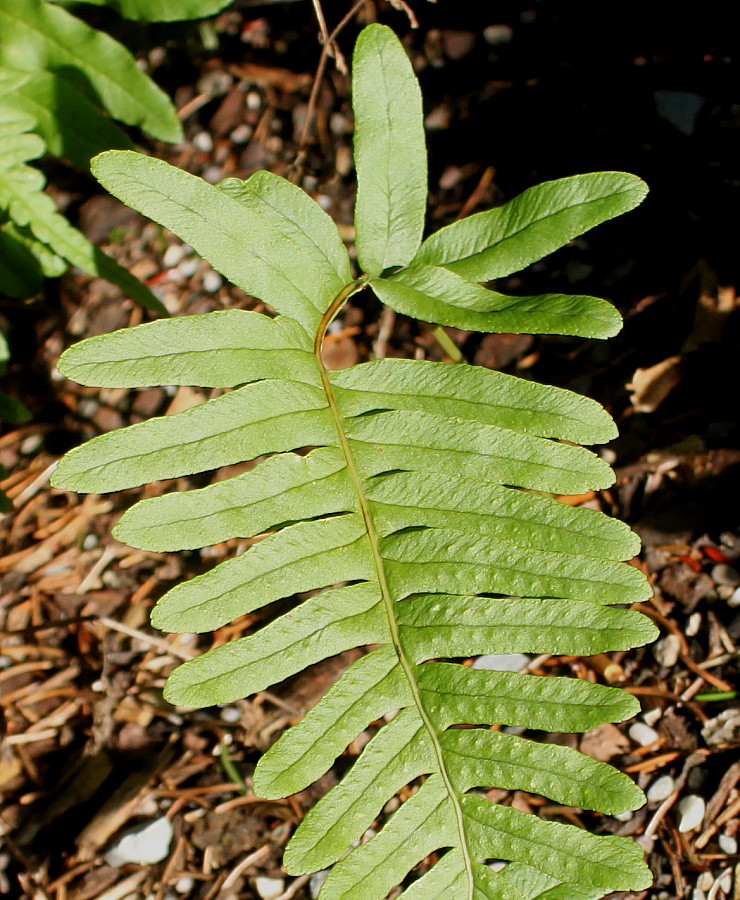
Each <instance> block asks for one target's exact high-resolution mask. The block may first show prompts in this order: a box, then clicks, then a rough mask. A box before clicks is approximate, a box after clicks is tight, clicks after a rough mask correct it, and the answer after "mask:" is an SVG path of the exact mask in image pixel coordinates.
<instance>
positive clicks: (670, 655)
mask: <svg viewBox="0 0 740 900" xmlns="http://www.w3.org/2000/svg"><path fill="white" fill-rule="evenodd" d="M680 652H681V640H680V639H679V637H678V635H677V634H669V635H666V637H664V638H661V639H660V640H659V641H658V642H657V643H656V644H653V656H654V657H655V658H656V659H657V661H658V662H659V663H660V664H661V666H665V667H666V668H667V669H671V668H672V667H673V666H675V665H676V663H677V662H678V654H679V653H680Z"/></svg>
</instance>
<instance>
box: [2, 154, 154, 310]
mask: <svg viewBox="0 0 740 900" xmlns="http://www.w3.org/2000/svg"><path fill="white" fill-rule="evenodd" d="M44 184H45V179H44V176H43V175H42V173H41V172H40V171H39V170H38V169H34V168H31V167H30V166H26V165H22V166H16V167H15V168H13V169H10V170H8V171H7V172H5V173H3V174H0V208H5V209H7V210H8V213H9V215H10V217H11V218H12V219H13V220H14V221H15V223H16V225H18V226H21V227H26V226H27V227H28V229H29V230H30V231H31V232H32V234H33V236H34V237H35V238H36V239H37V240H38V241H40V242H41V243H42V244H44V245H46V246H47V247H48V248H49V250H50V251H51V252H52V253H54V254H56V255H57V256H60V257H62V258H63V259H66V260H67V262H69V263H71V264H72V265H73V266H78V267H79V268H80V269H82V270H83V271H84V272H88V273H89V274H91V275H99V276H100V277H101V278H105V279H107V280H108V281H110V282H112V283H113V284H117V285H118V286H119V287H120V288H121V289H122V290H123V291H124V292H125V293H126V294H128V296H129V297H131V299H132V300H135V301H136V302H137V303H140V304H141V305H142V306H144V307H146V308H147V309H152V310H154V311H156V312H161V313H164V314H165V315H167V310H166V309H165V307H164V306H163V305H162V303H161V302H160V301H159V300H158V299H157V298H156V297H155V296H154V295H153V294H152V292H151V291H150V290H149V289H148V288H146V287H145V286H144V285H143V284H142V283H141V282H140V281H139V280H138V278H134V276H133V275H132V274H131V273H130V272H129V271H128V270H127V269H124V268H123V267H122V266H119V265H118V263H117V262H115V260H113V259H111V258H110V257H108V256H106V255H105V254H104V253H103V252H102V251H101V250H99V249H98V248H97V247H95V246H94V245H93V244H91V243H90V242H89V241H88V240H87V238H86V237H85V236H84V235H83V234H81V233H80V232H79V231H77V229H76V228H73V227H72V226H71V225H70V224H69V222H68V221H67V220H66V219H65V218H64V216H62V215H60V214H59V213H58V212H57V209H56V206H55V205H54V201H53V200H52V198H51V197H50V196H49V195H48V194H45V193H44V192H43V188H44Z"/></svg>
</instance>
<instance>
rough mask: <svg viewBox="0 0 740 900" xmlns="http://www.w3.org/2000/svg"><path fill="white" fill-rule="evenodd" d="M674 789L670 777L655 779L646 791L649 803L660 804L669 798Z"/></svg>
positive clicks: (662, 776)
mask: <svg viewBox="0 0 740 900" xmlns="http://www.w3.org/2000/svg"><path fill="white" fill-rule="evenodd" d="M674 787H675V782H674V780H673V778H671V776H670V775H661V776H660V778H656V779H655V781H654V782H653V783H652V784H651V785H650V787H649V788H648V791H647V798H648V802H649V803H662V802H663V800H666V799H667V798H668V797H670V796H671V794H672V793H673V790H674Z"/></svg>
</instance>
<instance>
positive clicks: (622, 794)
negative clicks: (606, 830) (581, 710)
mask: <svg viewBox="0 0 740 900" xmlns="http://www.w3.org/2000/svg"><path fill="white" fill-rule="evenodd" d="M439 740H440V744H441V746H442V749H443V750H444V751H445V754H446V757H445V761H446V763H447V765H448V767H449V771H450V773H451V775H452V780H453V782H454V784H455V787H456V788H457V789H458V790H459V791H461V792H465V791H469V790H470V789H471V788H477V787H491V785H495V786H496V787H499V788H505V789H506V790H510V791H529V792H530V793H537V794H542V795H543V796H545V797H547V798H549V799H550V800H554V801H555V802H556V803H565V804H568V805H569V806H578V807H582V808H583V809H595V810H598V811H599V812H602V813H606V814H608V815H615V814H617V813H622V812H625V811H626V810H633V809H637V808H638V807H640V806H642V805H643V803H644V802H645V795H644V794H643V793H642V791H641V790H640V789H639V788H638V787H637V785H636V784H635V783H634V781H632V779H631V778H630V777H629V776H628V775H623V774H622V773H621V772H618V771H617V770H616V769H614V768H613V767H612V766H609V765H607V764H606V763H604V762H600V761H599V760H596V759H591V758H590V757H584V755H583V754H582V753H579V752H578V751H577V750H572V749H571V748H570V747H560V746H558V745H557V744H545V745H543V744H538V743H536V742H534V741H531V740H528V739H526V738H521V737H517V736H516V735H513V734H504V733H503V732H498V731H489V730H488V729H483V728H455V729H452V730H450V731H445V732H444V733H443V734H441V735H440V738H439Z"/></svg>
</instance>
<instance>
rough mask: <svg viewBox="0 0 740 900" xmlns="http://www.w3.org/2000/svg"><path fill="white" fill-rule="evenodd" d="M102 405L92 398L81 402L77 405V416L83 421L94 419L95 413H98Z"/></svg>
mask: <svg viewBox="0 0 740 900" xmlns="http://www.w3.org/2000/svg"><path fill="white" fill-rule="evenodd" d="M99 406H100V404H99V403H98V401H97V400H93V399H92V397H90V398H89V399H87V400H80V402H79V403H78V404H77V414H78V415H79V417H80V418H81V419H92V417H93V416H94V415H95V413H96V412H97V411H98V408H99Z"/></svg>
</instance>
